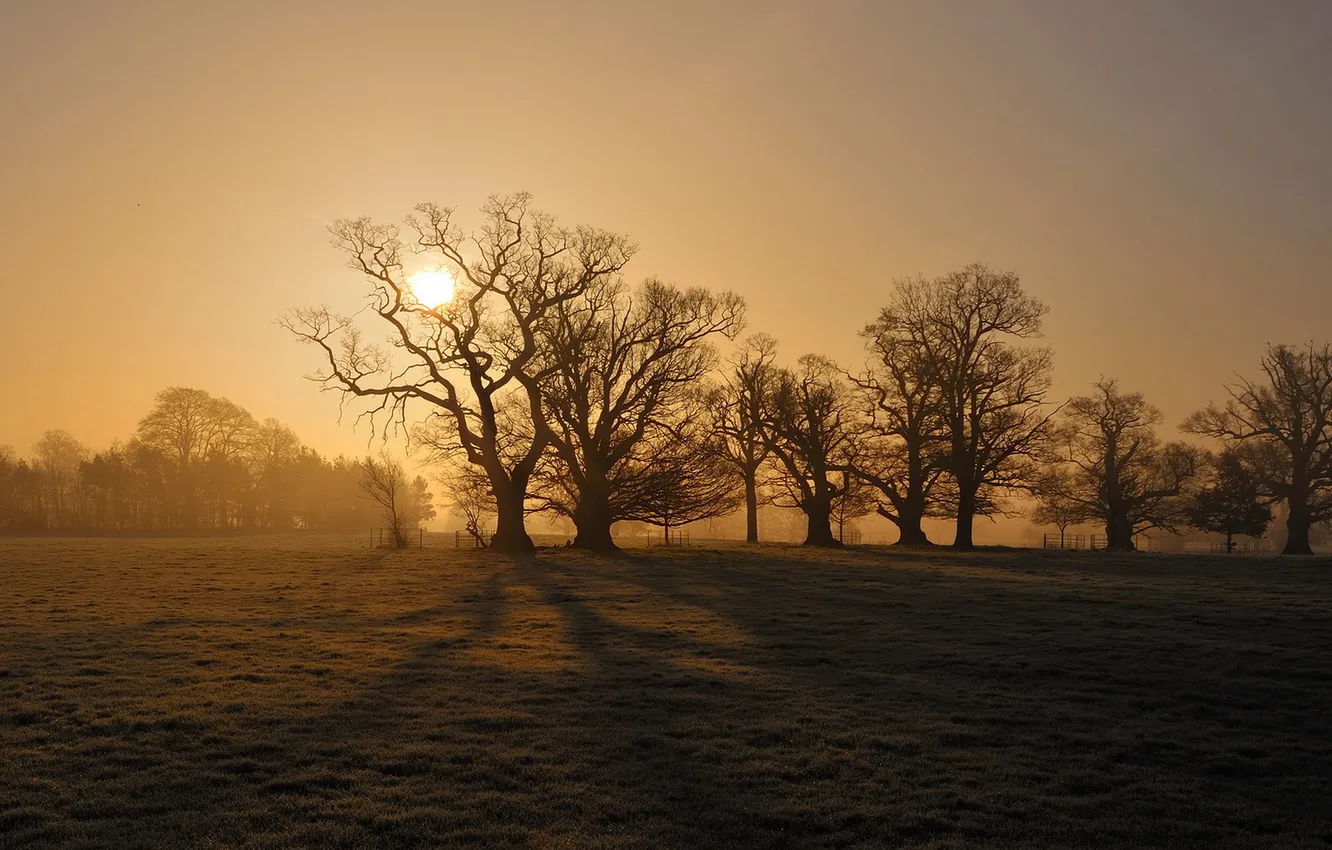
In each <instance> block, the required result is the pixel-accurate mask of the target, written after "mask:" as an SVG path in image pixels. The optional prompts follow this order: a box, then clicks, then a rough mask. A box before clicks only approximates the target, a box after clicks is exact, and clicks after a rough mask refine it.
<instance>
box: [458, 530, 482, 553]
mask: <svg viewBox="0 0 1332 850" xmlns="http://www.w3.org/2000/svg"><path fill="white" fill-rule="evenodd" d="M485 538H486V532H485V529H482V530H481V536H480V537H476V536H474V535H473V534H472V532H470V531H461V530H460V531H455V532H453V548H454V549H484V548H486V539H485Z"/></svg>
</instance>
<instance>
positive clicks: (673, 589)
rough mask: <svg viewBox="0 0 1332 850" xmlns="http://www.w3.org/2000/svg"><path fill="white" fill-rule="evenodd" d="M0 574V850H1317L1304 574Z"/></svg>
mask: <svg viewBox="0 0 1332 850" xmlns="http://www.w3.org/2000/svg"><path fill="white" fill-rule="evenodd" d="M358 545H359V546H363V545H364V541H358V540H345V539H337V538H310V539H306V538H300V537H272V538H249V539H245V538H239V539H213V540H198V539H171V540H97V539H84V540H69V539H3V538H0V586H2V587H3V593H0V846H3V847H117V848H122V847H123V848H131V847H162V848H178V847H233V846H235V847H252V848H264V847H292V846H301V847H384V848H400V847H447V846H455V845H459V846H481V847H535V848H544V847H578V848H584V847H616V848H619V847H641V848H655V847H792V848H805V847H891V846H924V847H938V848H943V847H965V846H1014V847H1038V846H1050V847H1079V846H1086V847H1103V846H1125V847H1141V846H1171V847H1209V848H1210V847H1221V846H1235V847H1264V846H1265V847H1282V848H1298V847H1328V846H1332V563H1329V561H1327V560H1326V559H1315V560H1292V561H1281V560H1276V559H1257V558H1240V557H1235V558H1226V557H1220V556H1218V557H1199V556H1192V557H1185V556H1180V557H1167V556H1152V555H1141V556H1136V557H1115V556H1108V555H1105V554H1103V553H1053V552H1052V553H1045V552H1040V551H1035V552H1030V551H1017V550H1012V551H1006V550H991V551H983V552H979V553H974V554H967V555H957V554H953V553H951V552H947V551H940V552H930V551H925V552H921V551H917V552H895V551H892V550H890V549H878V548H869V547H866V548H856V549H851V550H847V551H843V552H830V553H810V552H806V551H804V550H801V549H799V548H796V547H775V546H773V547H763V548H758V549H752V550H749V549H740V548H735V549H717V550H702V549H694V550H670V551H666V550H652V551H639V552H628V553H626V554H624V555H622V556H619V557H591V556H588V555H584V554H578V553H574V552H570V551H565V550H549V551H543V552H542V553H541V554H540V556H539V557H537V558H535V559H533V560H530V561H523V560H513V559H508V558H503V557H500V556H487V555H485V554H480V553H472V552H457V551H454V550H452V549H432V548H426V549H423V550H411V551H402V552H389V551H371V550H368V549H364V548H361V549H358V548H356V547H357V546H358Z"/></svg>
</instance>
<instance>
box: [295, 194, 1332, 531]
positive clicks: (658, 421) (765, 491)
mask: <svg viewBox="0 0 1332 850" xmlns="http://www.w3.org/2000/svg"><path fill="white" fill-rule="evenodd" d="M482 214H483V223H482V225H481V227H480V228H479V229H478V230H477V231H475V232H474V233H472V234H470V235H469V234H467V233H465V232H464V231H463V230H462V229H461V228H460V227H458V226H457V224H456V223H455V221H454V212H453V210H451V209H446V208H441V207H437V206H434V205H430V204H426V205H422V206H420V207H418V208H417V210H416V212H415V213H414V214H413V215H411V216H408V218H407V220H406V224H407V228H406V231H405V232H406V235H405V236H404V231H403V230H402V229H400V228H398V227H396V226H394V225H385V224H378V223H375V222H372V221H370V220H369V219H358V220H353V221H341V222H338V223H337V224H336V225H335V226H334V227H333V228H332V233H333V235H334V244H335V245H336V246H337V247H338V248H339V249H340V250H342V251H343V252H345V254H346V255H347V257H348V261H349V265H350V266H351V268H352V269H354V270H355V271H356V272H358V273H359V274H360V275H362V276H363V277H364V278H365V279H366V280H367V281H368V283H369V288H370V293H369V309H368V310H366V311H362V315H365V316H369V317H370V318H371V319H372V320H373V321H374V322H375V323H376V324H377V326H378V327H379V328H381V329H387V330H388V332H389V334H388V338H389V339H388V346H387V347H383V346H380V345H375V344H372V343H370V342H368V341H367V339H368V337H367V334H366V330H365V328H364V327H363V326H362V325H360V324H358V322H357V321H356V320H354V319H353V318H351V317H346V316H341V315H337V314H335V313H332V312H330V311H329V310H328V309H326V308H320V309H310V310H297V311H293V312H292V313H289V314H287V315H286V316H285V317H284V318H283V324H284V325H285V327H287V328H288V329H289V330H290V331H291V332H292V333H294V334H295V335H296V336H297V337H298V338H300V339H301V340H303V341H305V342H307V343H310V344H312V345H314V346H316V347H317V348H318V349H319V350H320V351H321V353H322V356H323V362H324V368H323V370H322V371H321V372H320V373H318V375H317V376H316V378H317V380H319V381H320V382H322V383H323V384H324V385H326V386H328V387H331V388H335V389H338V390H340V391H342V392H343V393H346V394H348V395H349V396H353V397H358V398H361V399H366V400H370V401H371V402H372V404H371V405H370V406H369V407H368V408H367V410H366V415H368V416H370V418H371V420H372V421H377V422H378V424H379V426H380V427H383V428H385V429H388V428H389V427H390V425H392V426H394V427H399V428H401V429H403V430H404V431H406V432H407V433H409V435H410V441H411V443H412V444H413V445H415V446H416V447H418V448H423V449H424V450H425V451H426V452H427V453H428V455H429V457H430V459H432V460H434V461H436V462H439V463H442V464H444V465H445V466H446V467H448V468H450V469H451V470H452V472H451V473H450V474H451V475H452V476H453V478H454V480H455V481H456V482H457V484H456V486H455V487H454V488H453V489H454V490H455V492H456V493H458V494H466V499H465V500H464V499H462V498H461V496H460V497H459V499H458V500H457V501H458V502H459V504H461V503H462V502H463V501H466V502H467V503H468V504H470V506H471V507H470V508H467V509H466V510H465V511H464V514H465V515H467V516H468V522H469V527H471V528H472V529H473V533H475V534H477V535H478V537H480V535H481V532H480V528H481V527H482V523H481V522H480V519H479V517H480V515H481V514H482V513H484V512H485V511H493V514H494V516H495V517H496V528H495V533H494V535H493V536H492V538H491V542H492V544H493V545H494V546H495V547H496V548H499V549H504V550H507V551H525V550H528V549H530V548H531V547H532V542H531V539H530V537H529V536H528V535H527V532H526V528H525V518H526V516H527V515H528V514H529V513H531V512H534V511H549V512H553V513H556V514H559V515H562V516H565V517H567V518H569V519H571V520H572V521H573V523H574V525H575V527H576V529H577V534H576V537H575V539H574V541H573V542H574V545H576V546H580V547H588V548H595V549H605V548H612V547H613V546H614V542H613V540H612V537H611V527H612V525H613V524H614V523H615V522H617V521H621V520H639V521H645V522H650V523H654V524H657V525H660V526H663V527H666V528H668V529H669V528H670V527H671V526H674V525H679V524H683V523H687V522H692V521H697V520H700V519H705V518H708V517H714V516H719V515H723V514H725V513H729V512H731V511H733V510H735V509H737V508H738V507H740V506H743V507H744V509H745V512H746V515H747V525H748V528H747V531H748V538H749V539H750V540H757V531H758V529H757V516H758V507H759V506H760V505H762V504H764V503H772V504H777V505H784V506H789V507H796V508H799V509H800V510H802V511H803V512H804V514H805V516H806V519H807V535H806V542H807V543H809V544H816V545H833V544H835V543H836V542H837V535H836V534H834V532H833V530H832V529H833V525H834V524H835V523H839V522H845V521H846V520H847V519H848V518H854V517H855V516H859V515H863V514H865V513H870V512H877V513H878V514H880V515H882V516H884V517H886V518H887V519H888V520H890V521H891V522H893V523H894V524H895V525H896V526H897V527H898V529H899V531H900V541H901V542H902V543H905V544H924V543H928V542H929V540H928V538H927V536H926V534H925V532H924V528H923V521H924V520H925V519H926V518H931V517H951V518H953V519H954V520H955V522H956V529H957V530H956V535H955V538H954V545H955V546H959V547H969V546H971V545H972V543H973V525H974V520H975V517H977V516H989V515H994V514H996V513H1002V512H1006V511H1015V510H1017V509H1018V508H1019V507H1021V505H1022V499H1021V498H1016V499H1015V497H1026V496H1031V495H1035V496H1037V497H1038V498H1039V500H1040V505H1041V510H1042V512H1043V515H1049V516H1053V515H1054V514H1056V513H1057V514H1058V515H1059V516H1060V517H1073V519H1072V520H1070V521H1093V520H1094V521H1097V522H1101V523H1103V524H1104V525H1105V528H1106V532H1107V535H1108V537H1109V541H1110V546H1111V548H1116V549H1130V548H1132V547H1133V536H1134V534H1135V533H1138V532H1141V531H1143V530H1144V529H1147V528H1153V527H1158V528H1174V527H1177V526H1178V525H1181V524H1183V523H1186V522H1190V521H1193V522H1197V523H1202V524H1203V527H1208V525H1207V524H1206V523H1205V522H1204V520H1203V515H1204V513H1206V512H1205V511H1204V510H1203V507H1202V506H1203V505H1204V504H1205V503H1206V500H1205V499H1203V498H1202V497H1201V496H1200V495H1199V494H1200V493H1202V492H1204V491H1208V492H1214V493H1215V494H1219V495H1217V497H1216V499H1214V501H1216V500H1218V499H1219V500H1222V501H1224V500H1225V499H1229V500H1231V501H1237V502H1243V501H1244V498H1240V497H1238V496H1236V495H1235V493H1234V492H1232V491H1233V490H1234V489H1235V488H1237V487H1240V485H1243V487H1244V488H1249V489H1251V490H1252V495H1253V499H1252V500H1251V501H1252V502H1253V503H1256V504H1259V505H1260V506H1265V505H1268V504H1271V503H1274V502H1282V503H1284V504H1285V505H1286V506H1287V509H1288V511H1287V512H1288V518H1289V519H1288V525H1289V535H1288V543H1287V551H1291V552H1299V551H1308V550H1309V528H1310V525H1311V524H1313V523H1315V522H1318V521H1320V520H1324V519H1327V518H1328V516H1329V515H1330V514H1332V424H1329V413H1330V412H1332V376H1330V375H1329V364H1330V363H1332V355H1330V354H1329V351H1328V349H1327V348H1326V347H1323V348H1317V347H1312V346H1311V347H1309V348H1307V349H1304V350H1299V349H1292V348H1288V347H1280V346H1278V347H1274V348H1272V349H1270V350H1269V352H1268V354H1267V355H1266V357H1265V360H1264V370H1265V380H1263V381H1261V382H1257V383H1253V384H1249V383H1245V384H1242V385H1240V386H1238V387H1235V388H1233V389H1232V398H1231V400H1230V402H1229V403H1228V404H1227V405H1226V406H1225V407H1220V408H1209V409H1208V410H1206V411H1202V412H1200V413H1199V414H1197V415H1195V416H1194V417H1192V418H1190V420H1189V422H1188V423H1187V430H1189V431H1191V432H1193V433H1196V434H1199V435H1207V436H1210V437H1213V438H1216V439H1218V440H1219V441H1220V442H1221V443H1222V447H1223V448H1224V450H1225V451H1224V452H1223V454H1222V455H1220V456H1218V458H1217V459H1216V460H1215V461H1212V460H1210V456H1209V455H1207V454H1206V453H1205V452H1203V451H1202V450H1201V449H1199V448H1198V447H1196V446H1193V445H1188V444H1184V443H1179V442H1173V443H1164V442H1162V441H1161V440H1160V438H1159V437H1158V436H1157V434H1156V430H1155V429H1156V427H1157V426H1158V425H1159V422H1160V414H1159V412H1158V411H1156V410H1155V409H1154V408H1152V407H1151V406H1150V405H1148V404H1147V403H1146V402H1145V401H1144V400H1143V399H1142V397H1141V396H1140V395H1137V394H1133V393H1126V392H1123V391H1122V390H1120V388H1119V387H1118V385H1117V384H1116V383H1115V382H1114V381H1113V380H1102V381H1101V382H1100V383H1099V384H1098V385H1097V388H1096V392H1095V393H1094V394H1092V395H1089V396H1086V397H1080V398H1075V399H1072V400H1070V401H1069V402H1067V403H1065V404H1063V405H1055V404H1053V403H1052V401H1051V400H1050V399H1049V398H1048V396H1049V392H1050V386H1051V374H1052V361H1051V354H1050V351H1049V350H1048V349H1047V348H1043V347H1040V346H1038V345H1035V344H1033V341H1034V340H1035V339H1037V338H1038V337H1039V336H1040V333H1041V324H1042V321H1043V319H1044V317H1045V315H1046V313H1047V308H1046V306H1045V305H1044V304H1042V303H1041V302H1040V301H1038V300H1036V299H1034V298H1032V297H1031V296H1030V295H1028V294H1027V293H1025V292H1024V291H1023V290H1022V287H1021V284H1020V281H1019V279H1018V277H1017V276H1016V275H1015V274H1012V273H1005V272H996V271H994V270H992V269H990V268H988V267H986V266H983V265H972V266H968V267H966V268H964V269H961V270H959V271H957V272H954V273H951V274H947V275H943V276H941V277H938V278H934V279H925V278H915V279H909V280H900V281H897V282H895V283H894V285H893V288H892V290H891V291H890V292H889V293H888V294H887V300H888V303H887V305H886V306H885V307H884V308H883V309H882V310H881V311H880V313H879V315H878V316H877V318H876V319H875V321H873V322H871V323H870V324H869V325H868V326H866V328H865V329H864V330H863V332H862V336H863V338H864V341H865V344H866V350H867V354H868V357H867V362H866V365H865V367H864V368H863V369H860V370H857V371H854V372H848V371H844V370H843V369H841V368H839V367H838V366H837V365H836V364H834V363H833V362H832V361H830V360H828V359H827V358H824V357H820V356H816V355H807V356H805V357H801V358H799V359H798V360H797V361H796V362H795V364H794V365H791V366H782V365H779V364H778V363H777V352H776V346H775V343H774V342H773V341H772V340H771V339H770V338H768V337H766V336H764V335H761V334H760V335H756V336H752V337H750V338H749V339H747V340H745V341H744V342H743V343H741V344H740V345H739V346H738V347H737V349H736V353H735V355H734V356H733V357H732V358H731V359H730V360H729V361H727V362H726V363H725V364H722V363H721V361H720V358H719V353H718V350H717V344H718V343H720V342H722V341H727V340H735V339H737V338H738V336H739V334H740V333H741V331H742V330H743V326H744V318H745V316H744V303H743V301H742V300H741V299H740V298H738V297H737V296H735V295H734V294H731V293H712V292H709V291H707V290H703V289H679V288H677V287H674V286H671V285H668V284H665V283H662V282H661V281H657V280H648V281H646V282H644V283H642V284H640V285H638V286H635V287H631V286H628V285H627V284H625V282H624V281H623V279H622V276H621V275H622V272H623V270H624V268H625V266H626V264H627V263H628V262H629V260H630V258H631V257H632V256H633V254H634V252H635V247H634V246H633V245H632V244H631V243H630V242H629V241H628V240H627V239H625V238H624V237H623V236H620V235H618V234H614V233H610V232H607V231H604V230H599V229H595V228H588V227H580V228H573V229H569V228H563V227H560V226H558V225H557V224H556V222H555V221H554V219H552V218H551V217H550V216H548V215H546V214H543V213H539V212H536V211H534V210H533V209H531V206H530V199H529V197H528V196H527V195H517V196H514V197H510V198H492V199H491V200H490V201H489V202H488V203H487V204H486V205H485V207H484V208H483V210H482ZM414 255H421V257H422V259H413V257H414ZM421 262H433V263H435V264H436V265H437V266H438V267H439V268H442V269H444V270H446V271H447V273H449V274H451V275H453V276H454V277H455V278H456V279H457V280H456V282H457V286H456V289H455V294H454V296H453V297H452V298H451V299H450V300H448V301H447V302H445V303H438V304H435V303H425V302H423V301H422V300H421V299H420V298H418V297H417V295H416V294H415V293H414V291H413V288H412V275H411V274H410V273H409V271H408V266H409V265H412V264H418V265H419V264H420V263H421ZM433 273H434V274H436V275H437V274H439V273H441V272H440V271H439V270H438V269H436V270H435V271H434V272H433ZM419 412H423V413H424V416H419V415H418V413H419ZM1208 470H1213V471H1212V472H1208ZM1248 492H1249V491H1248V490H1247V489H1246V490H1245V493H1246V494H1247V493H1248ZM1223 496H1224V499H1223V498H1222V497H1223ZM1215 510H1216V508H1215V505H1214V506H1213V513H1215ZM1236 510H1238V509H1236ZM1255 515H1256V514H1255ZM1208 522H1210V521H1208ZM1218 522H1219V521H1218ZM1212 524H1213V525H1215V524H1216V523H1212Z"/></svg>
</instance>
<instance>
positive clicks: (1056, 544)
mask: <svg viewBox="0 0 1332 850" xmlns="http://www.w3.org/2000/svg"><path fill="white" fill-rule="evenodd" d="M1041 548H1043V549H1086V548H1087V536H1086V535H1085V534H1047V535H1045V536H1044V537H1042V538H1041Z"/></svg>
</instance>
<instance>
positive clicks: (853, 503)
mask: <svg viewBox="0 0 1332 850" xmlns="http://www.w3.org/2000/svg"><path fill="white" fill-rule="evenodd" d="M878 507H879V499H878V496H877V494H876V491H875V488H873V487H871V486H870V485H868V484H866V483H865V481H864V480H863V479H861V478H858V477H857V476H855V475H853V474H852V473H851V471H850V470H849V469H848V470H843V472H842V492H841V495H839V496H837V498H835V499H833V503H832V516H831V518H832V523H833V524H834V525H835V526H837V540H838V542H839V543H845V542H846V528H847V526H848V525H850V524H851V523H852V522H855V521H856V520H858V519H860V518H861V517H863V516H869V515H870V514H872V513H874V512H875V510H876V509H877V508H878Z"/></svg>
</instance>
